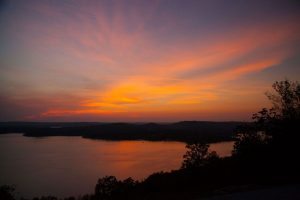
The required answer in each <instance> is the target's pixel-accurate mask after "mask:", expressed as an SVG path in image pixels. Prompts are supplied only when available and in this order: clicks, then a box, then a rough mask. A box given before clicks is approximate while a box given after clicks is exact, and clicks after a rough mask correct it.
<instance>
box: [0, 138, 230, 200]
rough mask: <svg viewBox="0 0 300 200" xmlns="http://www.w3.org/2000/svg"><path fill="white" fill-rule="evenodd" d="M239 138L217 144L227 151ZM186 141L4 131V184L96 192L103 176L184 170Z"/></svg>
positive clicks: (46, 191)
mask: <svg viewBox="0 0 300 200" xmlns="http://www.w3.org/2000/svg"><path fill="white" fill-rule="evenodd" d="M232 146H233V142H221V143H214V144H211V150H215V151H217V153H218V154H219V155H221V156H228V155H230V153H231V150H232ZM185 151H186V150H185V144H184V143H181V142H149V141H117V142H115V141H103V140H91V139H84V138H81V137H63V136H58V137H44V138H34V137H24V136H22V135H21V134H6V135H0V161H1V162H0V185H2V184H14V185H16V188H17V192H18V195H19V196H20V195H21V196H23V197H29V198H31V197H34V196H41V195H55V196H59V197H66V196H70V195H73V196H77V195H79V194H85V193H92V192H93V189H94V186H95V184H96V182H97V179H98V178H99V177H103V176H105V175H114V176H116V177H117V178H119V179H125V178H127V177H132V178H134V179H139V180H141V179H143V178H146V177H147V176H148V175H150V174H152V173H153V172H158V171H170V170H172V169H178V168H179V167H180V165H181V162H182V156H183V155H184V153H185Z"/></svg>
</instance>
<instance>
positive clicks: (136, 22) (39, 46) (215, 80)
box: [0, 0, 300, 122]
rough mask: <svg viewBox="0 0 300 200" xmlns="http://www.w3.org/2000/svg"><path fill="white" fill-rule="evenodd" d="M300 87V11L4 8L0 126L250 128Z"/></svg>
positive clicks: (245, 4)
mask: <svg viewBox="0 0 300 200" xmlns="http://www.w3.org/2000/svg"><path fill="white" fill-rule="evenodd" d="M285 78H288V79H290V80H300V3H299V1H288V0H282V1H276V0H269V1H263V0H257V1H255V0H249V1H243V0H239V1H234V0H232V1H227V0H207V1H202V0H195V1H191V0H180V1H176V0H161V1H160V0H147V1H141V0H136V1H131V0H116V1H113V0H103V1H100V0H99V1H92V0H86V1H84V0H82V1H79V0H78V1H77V0H65V1H63V0H57V1H50V0H49V1H46V0H42V1H40V0H37V1H31V0H16V1H14V0H12V1H9V0H8V1H1V3H0V121H11V120H22V121H164V122H167V121H179V120H214V121H231V120H242V121H244V120H250V119H251V116H252V113H254V112H256V111H258V110H259V109H260V108H262V107H268V106H269V102H268V100H267V98H266V97H265V95H264V93H265V92H266V91H268V90H271V85H272V83H273V82H274V81H276V80H283V79H285Z"/></svg>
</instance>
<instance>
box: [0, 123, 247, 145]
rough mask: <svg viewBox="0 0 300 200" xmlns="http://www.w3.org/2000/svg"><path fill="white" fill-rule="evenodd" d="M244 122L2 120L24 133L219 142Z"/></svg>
mask: <svg viewBox="0 0 300 200" xmlns="http://www.w3.org/2000/svg"><path fill="white" fill-rule="evenodd" d="M245 124H246V123H244V122H209V121H183V122H176V123H98V122H77V123H75V122H70V123H64V122H1V123H0V133H24V135H25V136H32V137H43V136H82V137H85V138H92V139H105V140H150V141H161V140H167V141H182V142H195V141H202V142H218V141H228V140H232V139H233V136H234V131H235V129H236V128H237V127H238V126H241V125H245Z"/></svg>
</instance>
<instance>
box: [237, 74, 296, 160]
mask: <svg viewBox="0 0 300 200" xmlns="http://www.w3.org/2000/svg"><path fill="white" fill-rule="evenodd" d="M272 87H273V89H274V91H275V93H274V92H273V93H271V92H267V93H266V95H267V97H268V99H269V100H270V101H271V103H272V104H273V106H272V107H271V108H270V109H267V108H263V109H262V110H261V111H259V112H257V113H255V114H254V115H253V117H252V118H253V120H254V122H253V123H252V124H250V125H248V126H246V127H243V128H240V130H239V132H240V133H239V134H238V137H237V141H236V143H235V145H234V151H233V155H240V156H241V155H243V156H246V155H252V156H254V155H256V156H257V155H258V154H261V155H263V153H266V151H268V152H273V153H277V154H278V153H279V154H286V153H287V151H288V154H291V153H294V151H295V150H296V149H291V147H293V146H294V145H292V144H294V143H295V142H299V140H298V139H299V131H300V130H299V123H300V84H299V83H298V82H291V81H289V80H284V81H279V82H278V81H276V82H275V83H274V84H273V85H272ZM271 148H272V149H271ZM262 150H264V152H262Z"/></svg>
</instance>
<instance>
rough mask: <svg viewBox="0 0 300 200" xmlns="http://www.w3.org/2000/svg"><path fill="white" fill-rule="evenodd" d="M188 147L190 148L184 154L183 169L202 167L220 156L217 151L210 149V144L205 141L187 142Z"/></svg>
mask: <svg viewBox="0 0 300 200" xmlns="http://www.w3.org/2000/svg"><path fill="white" fill-rule="evenodd" d="M186 148H187V149H188V150H187V152H186V153H185V155H184V156H183V158H184V160H183V162H182V166H181V168H182V169H185V168H196V167H201V166H204V165H205V164H207V163H209V162H210V161H213V160H216V159H218V158H219V156H218V155H217V153H216V152H215V151H213V152H209V151H208V148H209V145H208V144H204V143H194V144H187V145H186Z"/></svg>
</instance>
